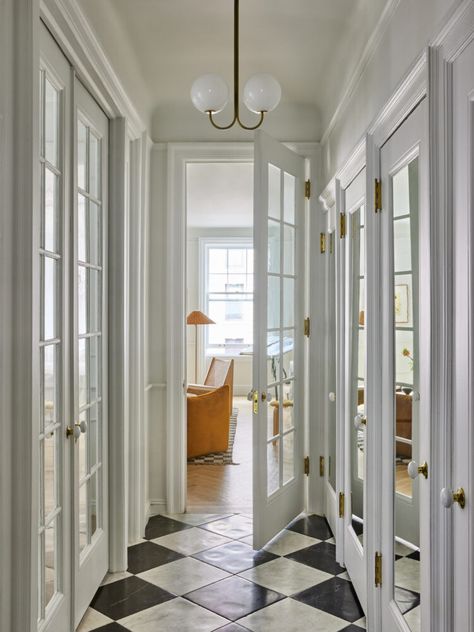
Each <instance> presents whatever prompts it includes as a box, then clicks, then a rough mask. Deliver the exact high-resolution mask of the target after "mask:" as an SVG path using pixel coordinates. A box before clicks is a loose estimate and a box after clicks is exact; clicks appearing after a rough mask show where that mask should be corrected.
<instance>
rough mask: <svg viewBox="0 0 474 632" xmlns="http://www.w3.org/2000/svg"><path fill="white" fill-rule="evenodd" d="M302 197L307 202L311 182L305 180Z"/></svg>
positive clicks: (309, 195)
mask: <svg viewBox="0 0 474 632" xmlns="http://www.w3.org/2000/svg"><path fill="white" fill-rule="evenodd" d="M304 196H305V198H306V199H307V200H309V198H310V197H311V180H306V182H305V183H304Z"/></svg>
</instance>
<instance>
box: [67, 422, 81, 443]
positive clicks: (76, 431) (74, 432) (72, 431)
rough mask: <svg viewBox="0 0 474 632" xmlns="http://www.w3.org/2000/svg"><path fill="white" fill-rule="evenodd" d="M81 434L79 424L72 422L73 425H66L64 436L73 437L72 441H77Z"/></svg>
mask: <svg viewBox="0 0 474 632" xmlns="http://www.w3.org/2000/svg"><path fill="white" fill-rule="evenodd" d="M80 436H81V427H80V425H79V424H74V426H68V427H67V428H66V437H74V441H77V440H78V439H79V437H80Z"/></svg>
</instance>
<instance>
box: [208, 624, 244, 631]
mask: <svg viewBox="0 0 474 632" xmlns="http://www.w3.org/2000/svg"><path fill="white" fill-rule="evenodd" d="M215 632H248V628H243V627H242V626H241V625H239V624H238V623H229V625H225V626H224V627H223V628H219V629H218V630H216V631H215Z"/></svg>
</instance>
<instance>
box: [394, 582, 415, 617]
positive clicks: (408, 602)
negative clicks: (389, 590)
mask: <svg viewBox="0 0 474 632" xmlns="http://www.w3.org/2000/svg"><path fill="white" fill-rule="evenodd" d="M395 601H396V602H397V606H398V607H399V608H400V611H401V613H402V614H406V613H407V612H409V611H410V610H413V608H416V606H419V605H420V595H419V593H416V592H413V591H411V590H407V589H406V588H400V586H395Z"/></svg>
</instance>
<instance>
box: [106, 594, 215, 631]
mask: <svg viewBox="0 0 474 632" xmlns="http://www.w3.org/2000/svg"><path fill="white" fill-rule="evenodd" d="M118 623H120V625H123V626H124V627H125V628H127V629H128V630H131V631H132V632H211V630H216V629H218V628H220V627H222V626H224V625H226V623H228V621H227V619H224V618H223V617H219V616H218V615H217V614H214V613H213V612H210V611H209V610H206V609H204V608H201V607H200V606H197V605H196V604H194V603H191V602H190V601H187V600H186V599H182V598H181V597H178V598H177V599H173V600H171V601H166V602H165V603H162V604H159V605H158V606H153V607H152V608H147V609H146V610H142V611H141V612H137V613H136V614H132V615H130V616H129V617H125V618H124V619H120V620H119V621H118Z"/></svg>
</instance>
